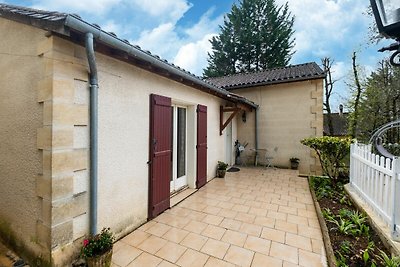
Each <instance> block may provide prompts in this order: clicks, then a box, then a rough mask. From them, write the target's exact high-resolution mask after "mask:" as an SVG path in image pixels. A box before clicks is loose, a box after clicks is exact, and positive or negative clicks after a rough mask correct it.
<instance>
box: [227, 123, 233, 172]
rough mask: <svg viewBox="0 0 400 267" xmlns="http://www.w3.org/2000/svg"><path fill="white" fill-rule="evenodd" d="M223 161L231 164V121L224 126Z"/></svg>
mask: <svg viewBox="0 0 400 267" xmlns="http://www.w3.org/2000/svg"><path fill="white" fill-rule="evenodd" d="M225 129H226V130H225V162H226V163H228V164H229V165H231V164H232V149H233V148H232V146H233V143H232V122H231V123H229V124H228V126H227V127H226V128H225Z"/></svg>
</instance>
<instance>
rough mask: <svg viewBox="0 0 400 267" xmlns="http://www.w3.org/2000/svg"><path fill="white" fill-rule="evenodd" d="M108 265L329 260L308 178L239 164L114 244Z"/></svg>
mask: <svg viewBox="0 0 400 267" xmlns="http://www.w3.org/2000/svg"><path fill="white" fill-rule="evenodd" d="M113 266H120V267H125V266H129V267H131V266H145V267H151V266H190V267H195V266H210V267H216V266H268V267H274V266H279V267H289V266H305V267H313V266H326V260H325V250H324V245H323V242H322V234H321V230H320V227H319V224H318V219H317V216H316V212H315V209H314V205H313V202H312V198H311V195H310V192H309V189H308V184H307V180H306V179H305V178H300V177H297V172H296V171H291V170H279V169H277V170H273V169H262V168H242V169H241V171H240V172H235V173H227V176H226V177H225V179H220V178H215V179H214V180H212V181H210V182H209V183H208V184H207V185H205V186H204V187H203V188H201V189H200V190H199V191H197V192H196V193H194V194H193V195H191V196H190V197H188V198H187V199H185V200H184V201H183V202H181V203H179V204H178V205H177V206H175V207H173V208H171V209H169V210H167V211H166V212H164V213H163V214H161V215H160V216H158V217H157V218H155V219H154V220H152V221H150V222H148V223H146V224H145V225H143V226H141V227H140V228H139V229H137V230H136V231H134V232H133V233H131V234H130V235H128V236H126V237H125V238H123V239H122V240H120V241H119V242H117V243H116V244H115V246H114V255H113Z"/></svg>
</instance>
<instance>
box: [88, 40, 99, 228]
mask: <svg viewBox="0 0 400 267" xmlns="http://www.w3.org/2000/svg"><path fill="white" fill-rule="evenodd" d="M85 37H86V38H85V45H86V55H87V58H88V63H89V69H90V78H89V86H90V115H89V116H90V211H89V223H90V226H89V227H90V234H92V235H95V234H97V130H98V110H97V99H98V88H99V84H98V79H97V67H96V58H95V56H94V45H93V42H94V41H93V34H92V33H90V32H88V33H86V36H85Z"/></svg>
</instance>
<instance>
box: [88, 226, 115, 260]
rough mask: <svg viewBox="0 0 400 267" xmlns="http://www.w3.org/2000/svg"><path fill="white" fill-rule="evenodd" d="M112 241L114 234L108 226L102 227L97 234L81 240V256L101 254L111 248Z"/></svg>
mask: <svg viewBox="0 0 400 267" xmlns="http://www.w3.org/2000/svg"><path fill="white" fill-rule="evenodd" d="M113 242H114V236H113V234H112V232H111V231H110V228H103V229H102V230H101V232H100V233H99V234H97V235H94V236H89V237H88V238H86V239H84V240H83V247H82V251H81V252H82V256H83V257H85V258H88V257H94V256H99V255H102V254H104V253H105V252H107V251H109V250H111V249H112V247H113Z"/></svg>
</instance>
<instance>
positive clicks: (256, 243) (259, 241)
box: [244, 236, 271, 255]
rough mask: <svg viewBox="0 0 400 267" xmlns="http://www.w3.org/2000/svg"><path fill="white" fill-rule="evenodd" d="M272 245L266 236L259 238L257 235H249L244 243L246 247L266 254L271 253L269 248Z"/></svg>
mask: <svg viewBox="0 0 400 267" xmlns="http://www.w3.org/2000/svg"><path fill="white" fill-rule="evenodd" d="M270 247H271V241H270V240H266V239H264V238H259V237H255V236H248V237H247V239H246V242H245V244H244V248H247V249H250V250H252V251H254V252H259V253H262V254H265V255H268V254H269V249H270Z"/></svg>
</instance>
